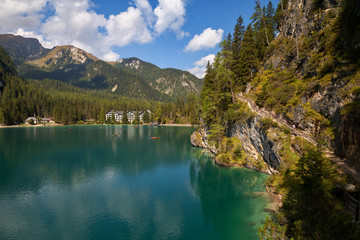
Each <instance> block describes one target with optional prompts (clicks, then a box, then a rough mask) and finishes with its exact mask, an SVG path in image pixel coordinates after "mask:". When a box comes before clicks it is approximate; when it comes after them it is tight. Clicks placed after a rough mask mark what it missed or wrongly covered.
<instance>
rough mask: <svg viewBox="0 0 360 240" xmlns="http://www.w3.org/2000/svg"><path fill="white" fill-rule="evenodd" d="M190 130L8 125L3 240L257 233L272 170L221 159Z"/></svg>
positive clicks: (2, 170) (3, 134) (1, 134)
mask: <svg viewBox="0 0 360 240" xmlns="http://www.w3.org/2000/svg"><path fill="white" fill-rule="evenodd" d="M69 128H71V129H69ZM192 131H193V128H191V127H148V126H140V127H139V128H135V127H132V126H102V127H101V126H71V127H38V128H6V129H0V239H225V240H226V239H231V240H233V239H244V240H252V239H258V238H257V228H258V227H259V226H260V225H262V222H263V221H264V220H265V219H266V216H267V213H266V212H265V211H264V209H265V208H266V205H267V203H268V201H269V200H268V198H267V196H266V190H265V184H264V182H265V180H266V178H267V176H266V175H264V174H261V173H257V172H255V171H251V170H247V169H235V168H222V167H219V166H217V165H215V164H214V163H213V160H212V159H211V157H210V155H209V154H206V153H204V152H203V151H202V150H201V149H198V148H194V147H192V146H191V144H190V140H189V138H190V135H191V132H192ZM114 134H117V135H118V136H114ZM152 136H156V137H159V139H158V140H151V139H150V138H151V137H152Z"/></svg>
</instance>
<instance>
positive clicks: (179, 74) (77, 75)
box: [0, 34, 202, 102]
mask: <svg viewBox="0 0 360 240" xmlns="http://www.w3.org/2000/svg"><path fill="white" fill-rule="evenodd" d="M0 45H2V46H3V47H4V49H5V50H6V51H7V52H8V53H9V55H10V57H11V58H12V60H13V61H14V62H15V64H16V65H17V71H18V73H19V75H20V76H21V77H23V78H25V79H34V80H43V79H53V80H59V81H62V82H65V83H68V84H71V85H73V86H75V87H80V88H83V89H88V90H101V91H107V92H108V93H114V94H117V95H120V96H126V97H131V98H141V99H147V100H155V101H162V102H169V101H176V100H177V99H178V98H179V99H180V98H184V97H186V96H187V95H188V94H198V93H199V92H200V90H201V87H202V80H201V79H198V78H197V77H195V76H194V75H192V74H191V73H189V72H186V71H181V70H178V69H160V68H159V67H157V66H155V65H153V64H151V63H147V62H144V61H141V60H140V59H137V58H130V59H121V60H119V61H117V62H113V63H107V62H104V61H101V60H99V59H98V58H96V57H95V56H93V55H92V54H90V53H87V52H85V51H83V50H82V49H79V48H76V47H74V46H57V47H55V48H53V49H51V50H50V49H45V48H43V47H42V46H41V45H40V43H39V42H38V40H36V39H31V38H23V37H20V36H14V35H11V34H0Z"/></svg>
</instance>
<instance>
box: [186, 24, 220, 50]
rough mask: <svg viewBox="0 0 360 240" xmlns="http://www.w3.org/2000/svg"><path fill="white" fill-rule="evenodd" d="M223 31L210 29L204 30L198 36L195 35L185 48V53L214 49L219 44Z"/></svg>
mask: <svg viewBox="0 0 360 240" xmlns="http://www.w3.org/2000/svg"><path fill="white" fill-rule="evenodd" d="M223 34H224V30H222V29H221V28H219V29H218V30H214V29H212V28H207V29H205V30H204V31H203V32H202V33H201V34H200V35H197V34H196V35H195V36H194V38H193V39H191V40H190V42H189V43H188V45H186V47H185V52H195V51H198V50H202V49H209V48H213V47H215V46H216V45H217V44H218V43H220V42H221V40H222V37H223Z"/></svg>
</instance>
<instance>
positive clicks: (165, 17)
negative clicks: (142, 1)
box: [154, 0, 188, 38]
mask: <svg viewBox="0 0 360 240" xmlns="http://www.w3.org/2000/svg"><path fill="white" fill-rule="evenodd" d="M154 14H155V16H156V17H157V19H156V23H155V26H154V28H155V31H156V32H157V33H158V34H162V33H163V32H165V31H167V30H172V31H174V32H175V33H177V35H178V37H179V38H182V37H184V36H187V35H188V33H186V32H184V31H182V30H181V28H182V26H183V25H184V22H185V1H184V0H159V5H158V6H157V7H156V8H155V10H154Z"/></svg>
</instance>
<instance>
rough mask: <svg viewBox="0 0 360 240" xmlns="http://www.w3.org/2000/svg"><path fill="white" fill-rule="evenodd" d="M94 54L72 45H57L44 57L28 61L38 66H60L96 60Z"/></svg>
mask: <svg viewBox="0 0 360 240" xmlns="http://www.w3.org/2000/svg"><path fill="white" fill-rule="evenodd" d="M97 60H98V58H96V57H95V56H94V55H92V54H90V53H87V52H85V51H84V50H82V49H79V48H77V47H74V46H72V45H66V46H57V47H55V48H53V49H52V50H51V51H50V52H49V54H47V55H46V56H45V57H43V58H41V59H38V60H35V61H31V62H29V63H30V64H31V65H36V66H39V67H51V66H62V65H66V64H85V63H86V62H94V61H97Z"/></svg>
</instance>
